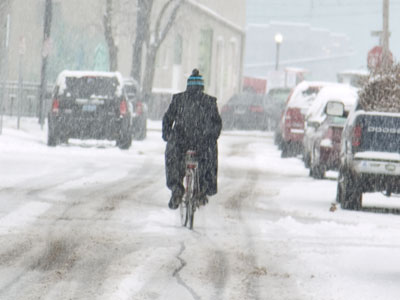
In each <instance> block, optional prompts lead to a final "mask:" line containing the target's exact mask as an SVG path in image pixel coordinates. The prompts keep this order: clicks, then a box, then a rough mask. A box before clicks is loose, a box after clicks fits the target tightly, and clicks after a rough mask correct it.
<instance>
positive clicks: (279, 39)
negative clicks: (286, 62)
mask: <svg viewBox="0 0 400 300" xmlns="http://www.w3.org/2000/svg"><path fill="white" fill-rule="evenodd" d="M282 41H283V36H282V34H280V33H279V32H278V33H277V34H275V44H276V61H275V70H276V71H278V66H279V46H280V45H281V43H282Z"/></svg>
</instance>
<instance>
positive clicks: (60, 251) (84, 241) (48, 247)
mask: <svg viewBox="0 0 400 300" xmlns="http://www.w3.org/2000/svg"><path fill="white" fill-rule="evenodd" d="M149 160H151V158H149ZM148 163H149V161H148V160H146V161H145V162H143V165H142V167H141V168H139V169H136V170H135V171H133V172H131V173H130V174H128V176H127V177H126V178H125V179H121V180H119V181H118V182H117V183H110V184H106V185H103V186H102V187H101V189H98V187H92V188H89V189H86V188H79V189H74V190H71V191H67V192H66V196H67V199H66V200H67V201H63V202H62V203H58V204H56V205H55V207H54V209H52V210H51V211H49V212H47V213H46V215H45V216H43V217H41V218H40V219H39V221H40V223H43V222H46V228H50V229H49V230H48V232H47V233H41V234H40V235H39V236H38V235H37V233H33V235H32V234H26V237H25V239H26V241H27V242H26V243H24V244H26V245H27V247H25V249H24V250H25V251H19V250H20V249H18V248H19V246H18V245H21V243H22V242H21V239H19V240H18V245H15V244H14V245H12V244H11V247H9V249H7V250H6V252H3V253H2V254H1V255H0V257H5V256H6V257H7V258H8V259H7V260H6V261H7V262H9V261H10V259H12V260H13V261H14V265H15V264H20V265H21V268H20V271H19V272H17V273H14V276H13V278H12V279H11V280H8V282H7V284H6V285H3V286H2V287H1V288H0V298H1V297H2V296H1V295H5V296H6V295H7V294H8V293H10V292H11V291H13V290H15V289H18V286H21V285H24V284H27V283H28V282H29V283H30V284H29V285H26V286H24V288H23V289H22V290H23V291H21V292H23V293H24V294H25V293H32V292H33V291H34V290H38V288H37V286H40V288H39V290H40V295H41V296H43V295H46V291H47V292H49V291H51V289H52V286H56V283H57V282H60V281H61V280H63V279H65V278H67V277H68V274H69V273H70V272H74V268H76V267H77V263H80V264H82V263H83V265H85V263H86V264H87V262H85V261H81V262H80V260H82V257H81V256H80V255H82V254H83V255H86V254H85V253H84V252H82V249H84V248H88V250H89V249H90V248H93V247H103V248H104V251H102V250H100V251H99V252H98V253H96V255H97V256H96V257H92V258H90V259H94V261H93V262H96V265H99V266H100V269H98V268H97V271H96V268H94V269H93V268H89V269H88V270H80V271H79V272H80V276H83V275H82V271H83V272H84V273H86V275H87V276H83V277H84V278H87V279H86V282H85V283H80V284H79V285H80V287H79V288H78V289H77V293H82V294H84V293H85V290H87V289H96V286H95V283H96V282H102V281H103V280H104V278H105V276H106V272H104V271H105V270H106V269H107V266H108V265H110V264H112V263H113V262H115V259H118V258H115V257H113V259H111V260H110V257H109V256H108V255H106V256H104V255H105V254H107V247H110V246H113V242H112V241H111V240H110V241H111V245H110V244H109V243H110V241H107V240H105V241H96V239H97V238H96V236H92V237H90V236H87V234H90V232H91V231H87V230H86V228H91V227H93V226H96V224H97V223H98V222H99V221H101V222H106V221H107V220H108V219H110V217H111V216H112V214H113V212H114V211H115V210H116V209H117V208H118V206H119V203H120V202H121V201H125V200H127V199H128V198H129V195H130V194H131V193H135V192H137V190H138V189H143V188H146V187H147V186H149V187H150V186H151V185H152V184H157V183H158V181H159V180H158V177H159V174H160V168H157V167H155V168H151V167H149V165H148ZM132 174H134V176H132ZM76 178H77V177H74V178H71V180H74V179H76ZM57 184H58V182H57ZM57 184H51V185H49V186H47V187H41V188H40V189H36V190H31V191H30V193H29V194H28V195H27V196H30V197H33V196H35V197H38V196H40V193H41V192H46V191H47V188H55V187H56V186H57ZM140 192H141V193H142V192H143V191H142V190H141V191H140ZM100 199H102V200H100ZM71 200H72V201H71ZM99 200H100V201H99ZM110 203H112V207H111V206H110ZM80 205H82V206H83V207H86V209H82V212H83V211H85V210H87V206H89V207H90V208H89V210H91V211H93V212H94V214H95V215H97V217H96V216H93V215H90V216H87V217H86V216H85V215H83V218H82V219H81V221H79V218H77V219H78V220H75V217H79V211H80V209H81V208H80ZM63 206H64V208H63V209H62V207H63ZM60 208H61V210H60ZM52 215H53V216H54V217H53V216H52ZM49 221H50V222H49ZM66 221H67V223H66ZM77 222H78V223H77ZM82 222H83V223H82ZM65 224H68V226H67V227H65ZM82 225H83V226H82ZM35 227H36V226H35ZM79 228H81V229H79ZM82 229H83V230H82ZM31 230H32V228H29V231H31ZM60 230H61V232H60ZM35 232H37V231H36V230H35ZM85 232H86V233H85ZM24 234H25V233H24ZM71 235H72V236H71ZM21 236H23V235H20V237H21ZM106 239H107V238H106ZM46 241H47V242H46ZM123 246H124V249H119V250H117V251H115V250H114V251H113V252H114V253H118V257H123V256H124V255H125V254H126V253H132V251H135V245H132V246H129V245H128V247H126V246H127V245H123ZM14 247H15V248H14ZM13 249H15V250H13ZM136 250H137V249H136ZM89 252H91V251H90V250H89ZM61 256H63V257H64V258H62V257H61ZM24 257H30V261H31V263H29V262H28V265H26V263H27V260H26V258H25V259H24ZM85 259H87V258H86V257H85ZM18 261H19V263H18ZM63 261H64V263H62V262H63ZM3 262H5V261H4V260H3ZM60 262H61V263H60ZM27 271H28V272H27ZM29 271H34V272H36V271H39V272H40V273H41V275H39V276H37V277H36V278H35V279H34V280H29V274H27V273H30V272H29ZM93 271H95V272H93ZM84 273H83V274H84ZM93 274H97V275H95V276H93ZM80 276H79V277H80ZM89 278H90V280H88V279H89ZM42 282H46V283H47V284H46V285H44V284H42ZM50 282H52V284H49V283H50ZM32 283H33V284H32ZM90 283H92V284H90ZM86 286H88V287H86Z"/></svg>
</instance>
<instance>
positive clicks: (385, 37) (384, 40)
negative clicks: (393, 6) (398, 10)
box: [382, 0, 390, 69]
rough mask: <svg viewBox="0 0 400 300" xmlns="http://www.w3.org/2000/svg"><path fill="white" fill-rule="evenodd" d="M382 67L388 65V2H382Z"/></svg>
mask: <svg viewBox="0 0 400 300" xmlns="http://www.w3.org/2000/svg"><path fill="white" fill-rule="evenodd" d="M382 31H383V32H382V67H383V68H384V69H386V68H388V67H389V64H390V57H389V56H390V51H389V34H390V33H389V0H383V28H382Z"/></svg>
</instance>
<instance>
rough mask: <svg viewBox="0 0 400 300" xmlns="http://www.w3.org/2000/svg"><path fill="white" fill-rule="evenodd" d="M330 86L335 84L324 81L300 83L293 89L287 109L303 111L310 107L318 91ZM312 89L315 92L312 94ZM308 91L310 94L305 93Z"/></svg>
mask: <svg viewBox="0 0 400 300" xmlns="http://www.w3.org/2000/svg"><path fill="white" fill-rule="evenodd" d="M332 84H335V83H334V82H326V81H302V82H301V83H299V84H298V85H297V86H296V87H295V89H294V91H293V94H292V96H291V97H290V100H289V102H288V107H299V108H303V109H304V108H308V107H310V105H311V104H312V102H313V100H314V99H315V97H316V95H317V93H318V91H319V89H320V88H322V87H324V86H327V85H332ZM312 88H315V89H316V92H312ZM308 90H310V91H311V93H307V91H308Z"/></svg>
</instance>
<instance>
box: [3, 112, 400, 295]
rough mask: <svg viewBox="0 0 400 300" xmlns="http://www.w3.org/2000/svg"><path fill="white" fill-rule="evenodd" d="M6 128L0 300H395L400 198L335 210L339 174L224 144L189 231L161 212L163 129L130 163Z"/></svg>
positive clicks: (266, 145) (241, 141) (105, 146)
mask: <svg viewBox="0 0 400 300" xmlns="http://www.w3.org/2000/svg"><path fill="white" fill-rule="evenodd" d="M14 123H16V122H15V119H12V118H6V119H5V123H4V128H3V133H2V135H0V203H1V205H0V299H2V300H3V299H7V300H8V299H10V300H11V299H13V300H14V299H18V300H20V299H43V300H50V299H57V300H59V299H63V300H64V299H65V300H67V299H101V300H115V299H121V300H122V299H124V300H125V299H126V300H128V299H129V300H131V299H135V300H136V299H138V300H139V299H140V300H143V299H167V300H169V299H180V300H186V299H188V300H191V299H194V300H199V299H204V300H206V299H207V300H208V299H212V300H222V299H227V300H228V299H229V300H235V299H237V300H239V299H240V300H243V299H249V300H252V299H259V300H264V299H265V300H267V299H268V300H274V299H277V300H278V299H279V300H280V299H293V300H302V299H304V300H310V299H315V300H321V299H322V300H325V299H326V300H328V299H329V300H331V299H332V300H339V299H343V300H348V299H352V300H354V299H360V300H369V299H385V300H386V299H387V300H391V299H393V300H394V299H396V300H397V299H398V295H399V293H400V286H399V285H398V279H399V276H400V271H399V270H400V259H399V250H400V216H399V215H397V214H398V212H399V209H398V208H399V207H400V199H398V198H397V199H393V200H388V199H386V198H384V197H383V196H382V195H377V194H369V195H366V196H365V197H364V198H365V204H366V205H367V206H368V207H366V208H365V209H364V211H361V212H353V211H343V210H341V209H340V208H339V207H338V208H337V209H336V210H335V211H333V212H332V211H330V208H331V205H332V203H333V202H334V201H335V194H336V182H335V175H336V174H334V173H332V174H330V175H331V178H329V179H325V180H313V179H311V178H310V177H308V171H307V170H306V169H305V168H304V167H303V164H302V162H301V161H300V160H299V159H297V158H291V159H281V158H280V155H279V152H278V150H277V149H276V147H275V146H274V145H273V142H272V140H273V139H272V134H271V133H262V132H256V131H254V132H225V133H224V134H223V135H222V136H221V138H220V141H219V151H220V162H219V193H218V195H216V196H214V197H212V198H211V199H210V203H209V205H207V206H206V207H204V208H202V209H201V210H200V211H199V212H198V213H197V214H196V216H195V225H194V226H195V228H194V231H190V230H188V229H186V228H183V227H181V225H180V221H179V216H178V212H177V211H171V210H169V209H168V208H167V202H168V199H169V191H168V190H167V188H166V187H165V175H164V165H163V163H164V156H163V152H164V147H165V144H164V142H162V140H161V137H160V135H161V133H160V131H159V127H160V124H159V123H158V122H150V127H151V130H150V131H149V132H148V138H147V139H146V140H145V141H142V142H134V143H133V146H132V148H131V149H130V150H129V151H121V150H119V149H118V148H116V147H114V143H112V142H99V141H77V140H72V141H71V142H70V144H69V145H61V146H60V147H56V148H49V147H47V146H46V131H41V130H40V128H39V126H38V124H37V122H36V120H29V119H23V121H22V129H21V130H16V129H15V124H14ZM397 202H398V203H397ZM377 205H378V206H381V207H384V206H385V207H391V208H392V209H385V208H382V209H379V208H376V206H377ZM396 207H397V208H396ZM393 208H394V209H393ZM371 211H375V212H377V213H372V212H371ZM387 211H389V212H390V213H389V214H388V213H386V212H387Z"/></svg>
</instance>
